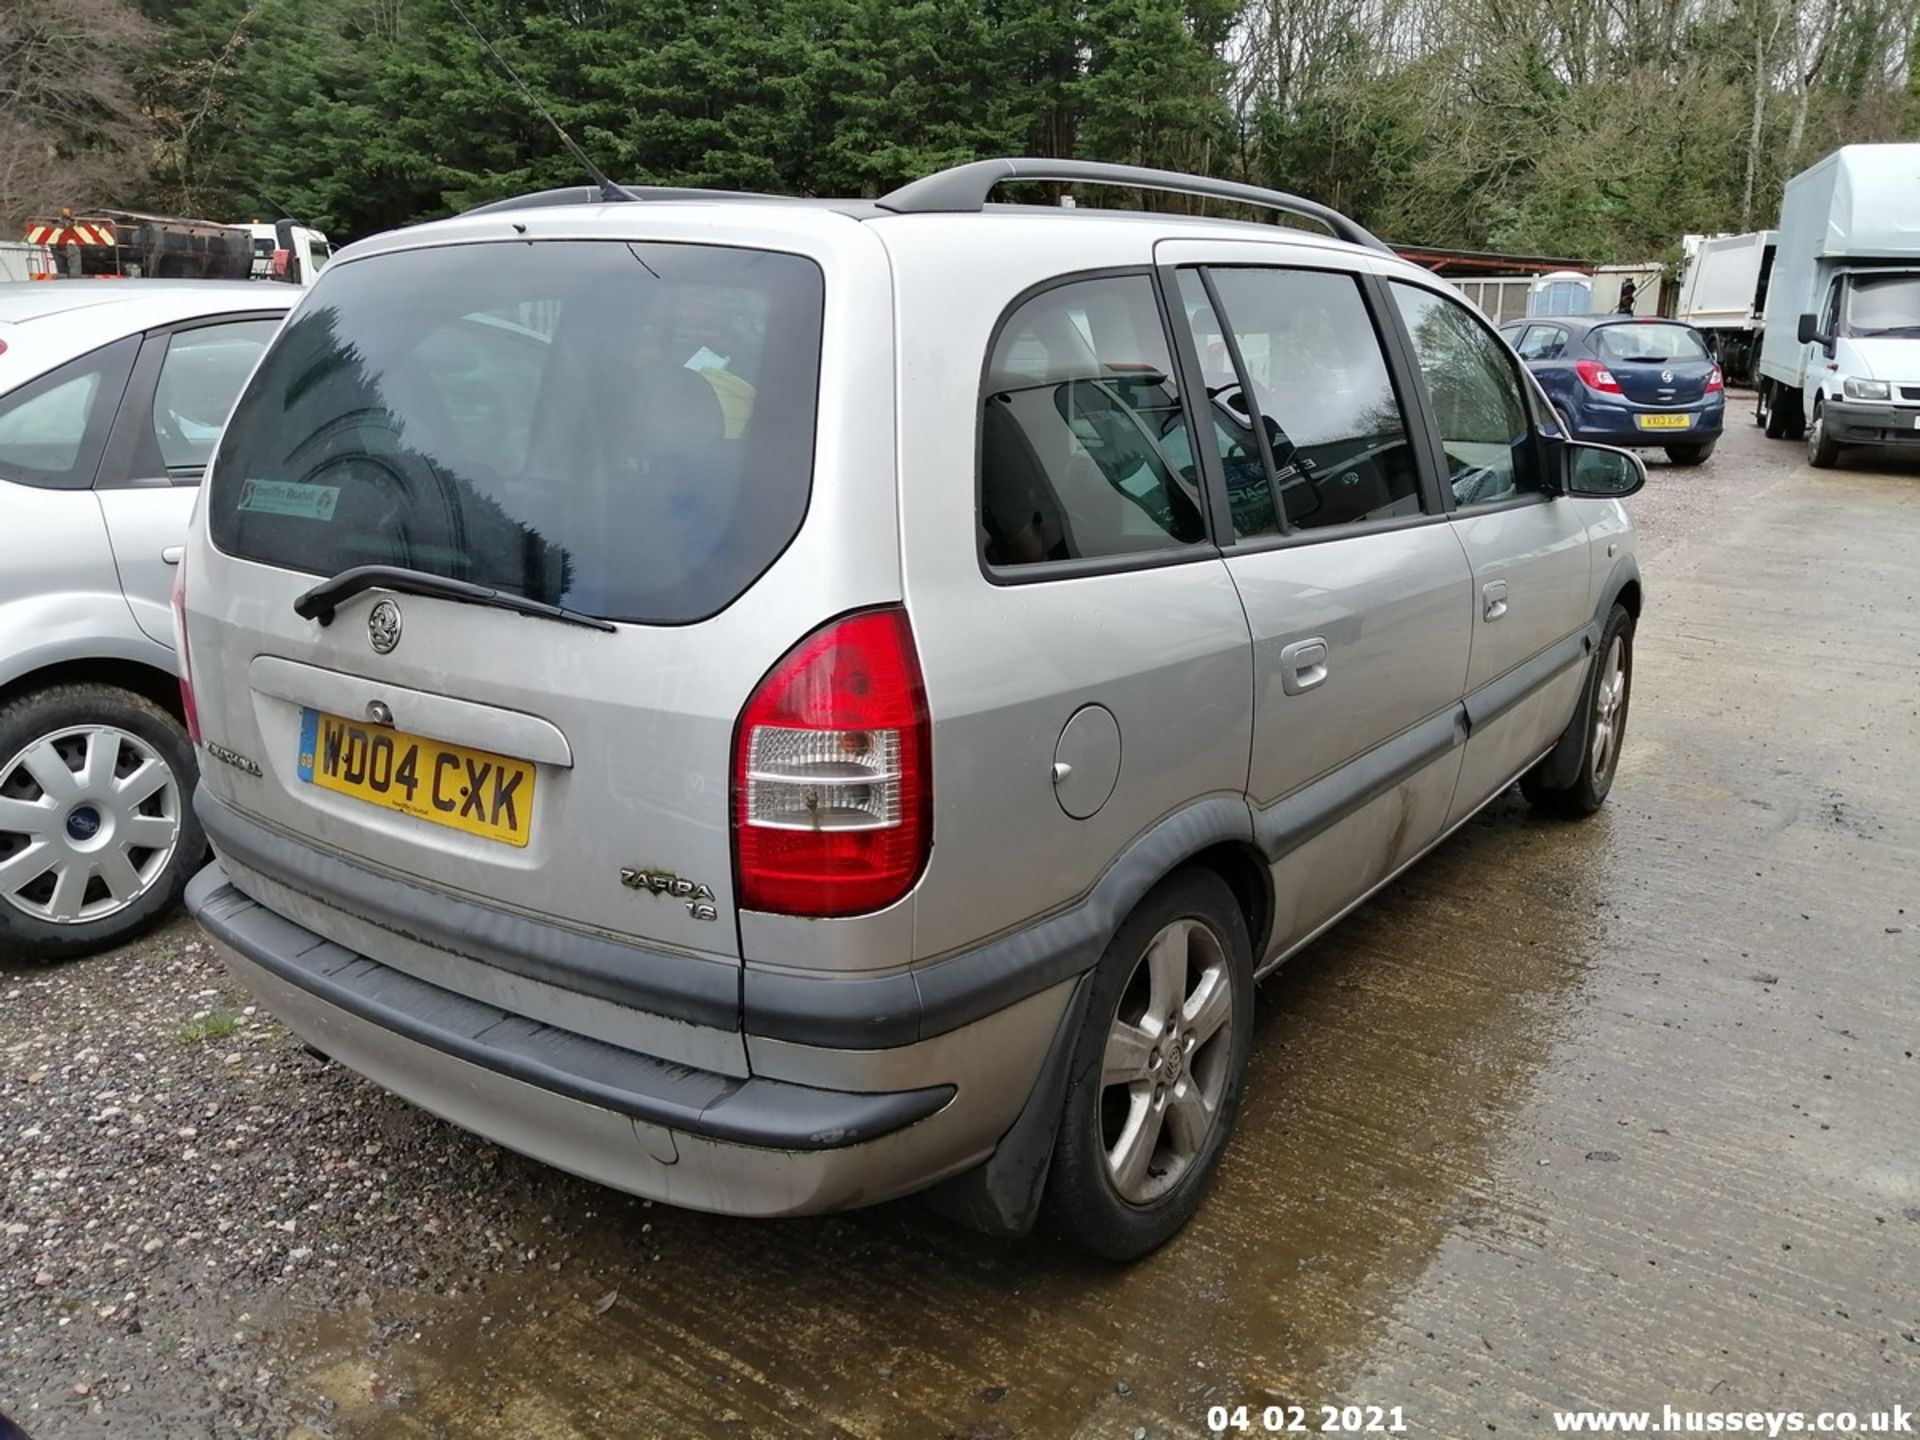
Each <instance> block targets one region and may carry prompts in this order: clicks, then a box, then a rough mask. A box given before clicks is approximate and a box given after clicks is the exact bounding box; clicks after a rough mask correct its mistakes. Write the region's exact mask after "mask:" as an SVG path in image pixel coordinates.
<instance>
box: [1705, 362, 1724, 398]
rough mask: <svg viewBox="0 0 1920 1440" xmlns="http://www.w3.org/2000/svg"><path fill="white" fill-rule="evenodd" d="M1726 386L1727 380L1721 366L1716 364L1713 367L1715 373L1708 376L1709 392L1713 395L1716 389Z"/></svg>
mask: <svg viewBox="0 0 1920 1440" xmlns="http://www.w3.org/2000/svg"><path fill="white" fill-rule="evenodd" d="M1725 388H1726V380H1725V379H1724V378H1723V377H1722V376H1721V374H1720V367H1719V366H1718V365H1716V366H1714V367H1713V373H1712V374H1711V375H1709V376H1707V393H1708V394H1709V395H1711V394H1712V393H1713V392H1714V391H1716V390H1723V389H1725Z"/></svg>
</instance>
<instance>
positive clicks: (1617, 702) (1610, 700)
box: [1593, 635, 1627, 780]
mask: <svg viewBox="0 0 1920 1440" xmlns="http://www.w3.org/2000/svg"><path fill="white" fill-rule="evenodd" d="M1626 704H1627V647H1626V643H1625V642H1624V641H1623V640H1622V639H1621V638H1620V636H1618V635H1616V636H1614V637H1613V643H1612V644H1610V645H1609V646H1607V654H1606V659H1605V661H1604V662H1603V663H1602V665H1601V667H1600V684H1599V686H1598V688H1596V689H1595V691H1594V695H1593V778H1594V779H1595V780H1604V779H1605V778H1606V777H1607V774H1608V773H1609V772H1610V771H1611V770H1612V768H1613V762H1614V760H1615V759H1616V758H1617V757H1618V756H1619V753H1620V732H1621V730H1622V728H1623V727H1624V725H1625V723H1626Z"/></svg>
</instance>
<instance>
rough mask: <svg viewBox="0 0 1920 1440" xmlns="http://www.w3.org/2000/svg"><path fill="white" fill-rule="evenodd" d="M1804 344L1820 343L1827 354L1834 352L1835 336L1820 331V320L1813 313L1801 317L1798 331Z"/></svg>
mask: <svg viewBox="0 0 1920 1440" xmlns="http://www.w3.org/2000/svg"><path fill="white" fill-rule="evenodd" d="M1796 333H1797V334H1798V335H1799V337H1800V343H1801V344H1802V345H1818V346H1819V347H1820V348H1821V349H1823V350H1825V351H1826V352H1827V354H1829V355H1831V354H1833V336H1831V335H1822V334H1821V333H1820V321H1819V320H1818V319H1817V318H1816V317H1815V316H1812V315H1802V316H1801V317H1800V327H1799V329H1798V331H1797V332H1796Z"/></svg>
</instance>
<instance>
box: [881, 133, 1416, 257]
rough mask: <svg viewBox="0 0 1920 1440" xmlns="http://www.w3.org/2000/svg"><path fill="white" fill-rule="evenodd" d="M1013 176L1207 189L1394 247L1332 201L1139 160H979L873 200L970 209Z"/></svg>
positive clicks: (892, 206) (911, 211) (1354, 240)
mask: <svg viewBox="0 0 1920 1440" xmlns="http://www.w3.org/2000/svg"><path fill="white" fill-rule="evenodd" d="M1009 180H1057V181H1061V182H1071V181H1082V182H1084V183H1087V184H1098V185H1126V186H1130V187H1131V188H1133V189H1135V190H1166V191H1171V192H1172V193H1174V194H1177V195H1204V196H1206V197H1207V198H1209V199H1213V200H1231V201H1233V202H1234V203H1236V204H1239V205H1252V206H1256V207H1258V208H1259V209H1262V210H1282V211H1285V212H1286V213H1287V214H1289V215H1298V216H1301V217H1302V218H1304V219H1307V220H1312V221H1315V222H1316V223H1318V224H1321V225H1324V226H1326V227H1327V229H1329V230H1331V231H1332V232H1333V233H1334V234H1335V235H1336V236H1337V237H1339V238H1340V239H1342V240H1345V241H1347V242H1349V243H1350V244H1354V245H1365V246H1367V247H1368V248H1369V249H1372V250H1384V251H1386V252H1387V253H1388V254H1392V253H1393V252H1392V250H1391V249H1390V248H1389V247H1388V246H1387V244H1386V243H1385V242H1384V241H1382V240H1381V239H1380V238H1379V237H1378V236H1377V235H1375V234H1374V233H1373V232H1372V231H1370V230H1368V229H1367V228H1366V227H1365V226H1363V225H1360V224H1358V223H1357V222H1355V221H1353V220H1349V219H1348V218H1347V217H1346V216H1345V215H1342V214H1341V213H1340V212H1339V211H1338V210H1335V209H1333V208H1332V207H1331V206H1327V205H1322V204H1321V203H1320V202H1319V201H1317V200H1308V199H1306V198H1305V197H1304V196H1300V195H1289V194H1288V193H1287V192H1286V191H1284V190H1265V189H1262V188H1261V187H1260V186H1258V185H1241V184H1238V183H1236V182H1235V181H1232V180H1215V179H1212V178H1210V177H1208V176H1205V175H1182V174H1180V173H1179V172H1178V171H1175V170H1149V169H1147V168H1145V167H1144V166H1140V165H1109V164H1107V163H1106V162H1105V161H1101V160H1044V159H1038V158H1034V157H1025V158H1019V159H1014V158H1008V159H1001V160H975V161H973V162H972V163H971V164H967V165H956V166H954V167H953V168H952V169H951V170H942V171H939V172H938V173H937V174H933V175H927V176H924V177H922V178H921V179H919V180H914V181H911V182H909V183H908V184H905V185H902V186H901V187H900V188H899V189H898V190H894V191H892V192H890V193H888V194H886V195H882V196H881V197H880V198H879V199H878V200H876V201H874V202H873V203H874V204H876V205H878V206H880V208H881V209H883V210H892V211H895V212H897V213H899V214H902V215H927V214H943V213H944V214H956V213H970V212H972V211H976V210H983V209H985V208H986V204H987V196H988V194H989V193H990V192H991V191H992V190H993V188H994V186H996V185H1000V184H1004V183H1005V182H1007V181H1009Z"/></svg>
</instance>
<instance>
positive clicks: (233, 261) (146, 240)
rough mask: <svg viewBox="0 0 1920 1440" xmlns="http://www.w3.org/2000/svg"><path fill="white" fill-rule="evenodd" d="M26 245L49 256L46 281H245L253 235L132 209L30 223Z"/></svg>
mask: <svg viewBox="0 0 1920 1440" xmlns="http://www.w3.org/2000/svg"><path fill="white" fill-rule="evenodd" d="M26 241H27V243H28V244H29V245H44V246H46V247H47V248H48V249H49V250H50V251H51V252H52V256H53V274H52V275H51V276H49V277H47V278H55V279H79V278H93V279H104V278H127V279H130V278H134V277H141V276H144V277H151V278H156V279H178V280H245V279H247V278H249V277H250V276H251V275H252V274H253V251H254V245H253V232H252V230H251V229H250V228H249V227H248V226H245V225H222V224H216V223H215V222H213V221H210V220H183V219H180V218H178V217H176V216H172V215H144V214H141V213H139V212H138V211H133V210H90V211H86V212H84V213H78V212H75V211H72V210H62V211H61V212H60V214H59V216H58V217H56V218H53V219H45V220H30V221H28V222H27V231H26Z"/></svg>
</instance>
